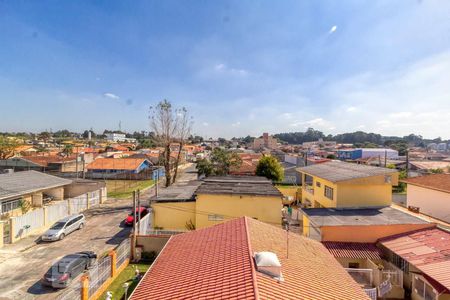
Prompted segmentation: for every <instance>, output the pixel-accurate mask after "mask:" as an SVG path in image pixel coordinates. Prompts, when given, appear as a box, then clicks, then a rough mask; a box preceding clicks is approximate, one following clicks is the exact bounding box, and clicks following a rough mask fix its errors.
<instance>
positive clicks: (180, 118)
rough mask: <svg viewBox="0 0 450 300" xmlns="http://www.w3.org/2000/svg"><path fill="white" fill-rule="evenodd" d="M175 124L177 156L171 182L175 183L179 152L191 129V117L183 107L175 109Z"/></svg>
mask: <svg viewBox="0 0 450 300" xmlns="http://www.w3.org/2000/svg"><path fill="white" fill-rule="evenodd" d="M175 114H176V118H177V124H178V128H177V131H176V140H177V141H178V145H179V147H178V153H177V158H176V160H175V170H174V173H173V178H172V183H175V180H176V179H177V175H178V165H179V164H180V158H181V153H182V151H183V146H184V144H185V142H186V140H187V139H188V138H189V136H190V134H191V130H192V123H193V121H192V117H190V116H189V113H188V111H187V109H186V108H185V107H182V108H181V109H177V110H176V112H175Z"/></svg>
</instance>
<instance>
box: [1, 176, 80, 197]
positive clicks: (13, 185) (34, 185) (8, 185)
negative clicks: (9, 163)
mask: <svg viewBox="0 0 450 300" xmlns="http://www.w3.org/2000/svg"><path fill="white" fill-rule="evenodd" d="M71 183H72V180H69V179H63V178H59V177H56V176H52V175H48V174H44V173H41V172H37V171H23V172H15V173H11V174H1V175H0V199H9V198H13V197H19V196H22V195H25V194H29V193H33V192H36V191H39V190H43V189H50V188H54V187H59V186H63V185H67V184H71Z"/></svg>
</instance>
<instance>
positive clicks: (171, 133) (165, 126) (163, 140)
mask: <svg viewBox="0 0 450 300" xmlns="http://www.w3.org/2000/svg"><path fill="white" fill-rule="evenodd" d="M149 119H150V128H151V129H152V130H153V132H154V133H155V139H156V141H157V143H158V144H159V145H160V146H161V147H163V148H164V150H163V153H162V155H161V160H162V163H163V165H164V169H165V173H166V174H165V176H166V183H165V185H166V187H168V186H169V185H170V184H171V183H172V180H171V179H172V176H171V155H170V144H171V143H172V142H173V141H174V139H175V136H176V133H177V131H178V118H177V117H176V114H175V110H174V109H173V108H172V104H171V103H170V102H169V101H167V100H166V99H164V100H162V101H161V102H159V103H158V104H157V105H156V106H155V107H150V116H149Z"/></svg>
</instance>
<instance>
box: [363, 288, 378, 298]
mask: <svg viewBox="0 0 450 300" xmlns="http://www.w3.org/2000/svg"><path fill="white" fill-rule="evenodd" d="M364 291H365V292H366V294H367V296H369V298H370V299H372V300H377V288H372V289H364Z"/></svg>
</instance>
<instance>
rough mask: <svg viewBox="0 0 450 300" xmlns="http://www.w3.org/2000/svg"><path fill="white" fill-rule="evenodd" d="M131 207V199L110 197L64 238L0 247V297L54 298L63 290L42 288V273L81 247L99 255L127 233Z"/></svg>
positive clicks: (87, 212) (29, 240)
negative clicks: (124, 225)
mask: <svg viewBox="0 0 450 300" xmlns="http://www.w3.org/2000/svg"><path fill="white" fill-rule="evenodd" d="M131 207H132V206H131V200H130V199H127V200H116V199H111V200H108V201H107V202H106V203H105V204H102V205H100V206H97V207H95V208H93V209H90V210H88V211H86V212H85V215H86V219H87V222H86V226H85V227H84V228H83V229H82V230H79V231H76V232H74V233H72V234H70V235H68V236H67V237H66V238H65V239H64V240H63V241H58V242H53V243H38V244H36V243H34V239H36V237H34V238H28V241H26V240H24V241H21V243H20V244H21V245H23V246H22V247H18V246H17V245H7V246H5V247H4V248H1V249H0V299H55V298H56V297H57V296H58V295H59V294H60V293H62V292H63V291H64V290H61V291H54V290H52V289H49V288H45V287H42V286H41V285H40V283H39V279H40V278H41V277H42V275H43V274H44V273H45V272H46V271H47V270H48V269H49V268H50V266H51V265H52V263H53V262H55V261H56V260H58V259H59V258H61V257H63V256H64V255H67V254H70V253H74V252H77V251H83V250H91V251H94V252H96V253H97V254H98V255H101V254H103V253H105V252H106V251H108V250H110V249H112V248H114V247H115V246H116V245H118V244H119V243H120V242H121V241H123V240H124V239H125V238H127V237H128V236H129V233H130V228H127V227H123V226H122V225H121V223H122V221H123V219H124V218H125V216H126V214H127V213H128V212H129V211H131V210H132V208H131ZM27 242H28V244H26V243H27ZM19 248H22V249H19Z"/></svg>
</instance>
